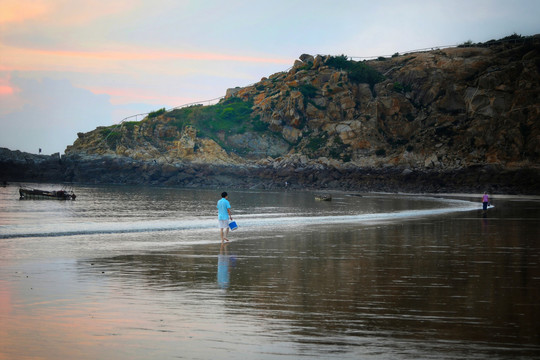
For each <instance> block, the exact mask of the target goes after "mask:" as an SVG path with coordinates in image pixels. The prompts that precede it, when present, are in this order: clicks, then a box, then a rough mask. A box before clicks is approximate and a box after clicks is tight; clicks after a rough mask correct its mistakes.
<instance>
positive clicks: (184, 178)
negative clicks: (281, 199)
mask: <svg viewBox="0 0 540 360" xmlns="http://www.w3.org/2000/svg"><path fill="white" fill-rule="evenodd" d="M539 100H540V36H538V35H537V36H533V37H520V36H512V37H509V38H506V39H503V40H500V41H492V42H489V43H486V44H477V45H474V46H468V47H457V48H449V49H434V50H432V51H426V52H417V53H410V54H403V55H398V54H396V55H395V56H393V57H391V58H386V59H381V58H380V59H377V60H371V61H362V62H356V61H352V60H349V59H347V58H346V57H345V56H337V57H336V56H321V55H316V56H312V55H308V54H304V55H301V56H300V58H299V60H297V61H296V62H295V63H294V65H293V66H292V68H291V69H290V70H288V71H286V72H280V73H276V74H273V75H270V76H269V77H267V78H263V79H261V81H259V82H257V83H255V84H253V85H250V86H247V87H243V88H234V89H229V90H227V92H226V95H225V96H224V98H223V99H222V100H221V101H220V102H219V103H218V104H216V105H212V106H191V107H189V108H183V109H176V110H172V111H169V112H167V111H160V112H156V113H153V114H150V115H149V116H148V117H147V118H145V119H144V120H143V121H140V122H130V123H123V124H120V125H118V126H111V127H106V128H105V127H101V128H97V129H96V130H94V131H91V132H89V133H84V134H83V133H79V134H78V136H79V138H78V139H77V140H76V141H75V143H74V144H73V145H72V146H69V147H68V148H67V149H66V156H65V157H63V161H66V162H67V163H69V162H70V161H71V163H72V164H74V165H73V168H76V167H77V166H76V164H82V163H84V162H85V161H86V162H94V161H97V159H106V160H105V162H106V163H107V164H109V165H110V166H112V167H113V168H114V169H115V171H120V170H119V169H120V168H122V166H124V169H125V168H126V167H127V168H129V169H131V168H132V167H135V168H137V169H143V168H144V169H146V170H144V171H142V170H140V171H141V173H140V174H139V178H143V179H145V180H144V181H142V182H144V183H173V184H179V185H184V186H185V185H197V184H198V182H197V181H198V180H197V176H191V177H190V175H189V174H190V173H196V172H197V171H201V172H202V174H205V177H206V179H207V180H208V179H212V178H213V177H215V178H218V177H219V176H218V173H215V172H214V171H215V169H220V171H221V173H222V174H225V173H226V174H229V175H227V176H225V175H224V176H225V177H226V178H232V179H235V180H236V181H237V183H243V181H244V180H245V181H246V182H247V183H245V184H243V185H242V186H244V187H251V186H263V187H271V186H279V185H272V184H281V183H282V182H285V181H287V182H289V183H291V184H297V185H298V186H299V187H310V186H320V187H342V188H362V186H363V185H366V184H367V183H370V184H372V185H371V188H373V186H375V185H376V184H374V183H373V180H374V179H378V180H377V181H378V182H379V183H381V184H384V185H383V186H382V187H383V188H385V189H387V188H388V189H390V188H393V189H395V190H401V189H404V187H405V186H408V185H411V184H412V183H415V184H417V188H418V189H424V190H426V189H432V188H437V186H438V188H439V189H442V188H446V189H449V188H453V186H454V185H456V186H458V185H459V184H462V185H463V186H464V187H471V188H472V187H474V186H475V185H474V184H476V186H477V187H479V188H480V189H482V190H483V189H484V187H485V186H486V185H487V184H490V183H491V184H492V186H494V187H497V186H499V188H500V189H510V188H512V189H514V190H512V191H514V192H515V191H517V192H522V191H528V192H535V193H536V192H538V191H540V190H538V187H537V185H534V184H535V183H537V180H538V179H539V175H538V174H539V159H540V128H539V126H540V122H539V121H538V118H539V116H540V101H539ZM115 162H116V165H113V164H114V163H115ZM119 164H123V165H122V166H120V165H119ZM130 164H131V165H130ZM135 164H138V165H135ZM150 168H152V169H154V170H152V171H153V172H152V171H150V170H149V169H150ZM182 169H187V170H186V171H184V170H182ZM204 169H207V170H204ZM226 169H231V170H226ZM137 171H139V170H137ZM137 171H136V172H137ZM145 171H146V172H145ZM149 173H152V174H153V175H152V176H150V177H149V176H148V174H149ZM234 173H237V174H241V176H240V177H238V176H235V175H234ZM70 174H71V175H70V176H71V179H72V180H73V179H75V180H79V181H84V179H85V176H84V175H83V173H81V172H80V171H79V173H77V171H76V170H74V171H71V173H70ZM77 174H79V175H77ZM129 174H130V172H129V171H128V172H127V173H126V174H125V177H124V181H129V178H130V176H131V175H129ZM144 174H146V175H144ZM365 174H370V176H371V178H370V177H367V176H365ZM516 174H519V175H516ZM92 176H94V177H95V176H97V175H88V177H89V179H90V178H92ZM518 176H519V178H517V177H518ZM523 176H525V178H521V177H523ZM68 177H69V176H68ZM257 179H261V180H260V181H258V182H257ZM370 179H371V180H370ZM384 179H385V180H384ZM490 179H491V180H494V179H496V182H493V181H491V182H490ZM99 181H100V182H106V180H105V179H102V178H100V180H99ZM208 181H210V180H208ZM216 181H217V182H219V181H220V180H216ZM426 181H427V182H426ZM210 182H212V181H210ZM428 182H431V185H430V184H428ZM486 182H487V184H486ZM214 183H215V182H214ZM257 184H259V185H257ZM260 184H263V185H260ZM362 184H363V185H362ZM434 184H435V185H434ZM437 184H438V185H437ZM220 185H221V184H220ZM520 186H521V187H522V188H521V189H520ZM413 188H414V186H412V185H411V188H410V189H409V190H414V189H413ZM525 188H527V190H524V189H525ZM435 190H436V189H435Z"/></svg>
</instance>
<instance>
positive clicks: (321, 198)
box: [315, 194, 332, 201]
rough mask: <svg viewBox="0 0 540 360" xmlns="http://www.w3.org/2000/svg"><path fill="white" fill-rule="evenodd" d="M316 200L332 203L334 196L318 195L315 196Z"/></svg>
mask: <svg viewBox="0 0 540 360" xmlns="http://www.w3.org/2000/svg"><path fill="white" fill-rule="evenodd" d="M315 200H319V201H331V200H332V195H330V194H318V195H315Z"/></svg>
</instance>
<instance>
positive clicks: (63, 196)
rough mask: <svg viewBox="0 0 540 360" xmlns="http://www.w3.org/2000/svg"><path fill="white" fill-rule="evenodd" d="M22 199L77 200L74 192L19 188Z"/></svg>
mask: <svg viewBox="0 0 540 360" xmlns="http://www.w3.org/2000/svg"><path fill="white" fill-rule="evenodd" d="M19 195H20V199H56V200H75V198H76V196H75V194H74V193H73V191H67V190H53V191H48V190H38V189H27V188H19Z"/></svg>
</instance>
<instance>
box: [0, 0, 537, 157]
mask: <svg viewBox="0 0 540 360" xmlns="http://www.w3.org/2000/svg"><path fill="white" fill-rule="evenodd" d="M538 19H540V1H537V0H515V1H511V0H450V1H438V0H408V1H403V0H381V1H373V0H370V1H364V0H334V1H322V0H273V1H269V0H265V1H259V0H249V1H248V0H228V1H218V0H193V1H188V0H114V1H111V0H31V1H30V0H0V147H7V148H9V149H12V150H21V151H26V152H30V153H38V149H39V148H42V149H43V153H44V154H51V153H55V152H60V153H63V152H64V150H65V148H66V146H67V145H71V144H72V143H73V142H74V141H75V139H76V138H77V133H78V132H87V131H90V130H93V129H95V128H96V127H97V126H109V125H113V124H117V123H119V122H121V121H122V119H124V118H125V117H127V116H130V115H135V114H141V113H147V112H149V111H153V110H157V109H160V108H163V107H165V108H167V109H169V108H172V107H176V106H180V105H183V104H187V103H192V102H197V103H205V101H207V100H210V99H215V98H218V97H220V96H223V95H225V91H226V90H227V88H231V87H236V86H245V85H248V84H252V83H255V82H257V81H259V80H260V79H261V78H262V77H264V76H269V75H271V74H273V73H276V72H279V71H285V70H287V69H288V68H289V67H291V66H292V64H293V63H294V60H295V59H297V58H298V57H299V56H300V55H301V54H303V53H308V54H331V55H341V54H345V55H347V56H351V57H368V56H384V55H392V54H394V53H396V52H406V51H409V50H415V49H423V48H431V47H438V46H447V45H457V44H461V43H464V42H466V41H469V40H471V41H473V42H482V41H487V40H491V39H500V38H502V37H505V36H508V35H512V34H514V33H516V34H519V35H524V36H527V35H534V34H538V33H540V21H539V20H538ZM206 103H208V102H206ZM141 119H142V116H140V117H136V118H133V119H131V120H141Z"/></svg>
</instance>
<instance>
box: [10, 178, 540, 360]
mask: <svg viewBox="0 0 540 360" xmlns="http://www.w3.org/2000/svg"><path fill="white" fill-rule="evenodd" d="M29 185H30V186H32V184H29ZM34 186H35V187H39V188H44V187H46V188H47V187H48V188H49V189H55V187H54V186H53V185H47V184H42V185H34ZM17 190H18V188H17V187H15V186H7V187H3V188H0V321H1V322H2V326H1V327H0V359H2V358H6V359H7V358H25V357H30V358H32V357H37V358H44V359H55V358H78V359H96V358H108V357H110V356H113V357H114V358H116V359H146V358H160V359H161V358H186V359H194V358H198V359H216V358H218V359H228V358H232V357H234V356H241V357H243V358H253V359H274V358H281V359H296V358H299V357H304V358H321V359H330V358H335V359H358V358H370V359H418V358H420V359H426V358H433V359H458V358H460V359H461V358H469V359H485V358H487V357H489V358H500V359H505V358H508V359H510V358H512V359H514V358H523V359H529V358H530V359H532V358H537V357H538V356H540V335H539V334H540V325H538V324H540V262H539V261H540V245H539V243H538V240H539V236H538V234H539V231H538V230H539V229H540V226H539V219H540V198H535V197H515V196H502V195H496V196H493V204H494V207H493V208H491V209H489V210H488V211H487V212H483V211H482V210H481V202H480V201H481V194H472V195H468V194H460V195H455V194H447V195H419V194H370V193H365V194H362V193H347V192H333V193H331V195H332V200H331V201H317V200H316V199H315V196H314V195H315V194H314V193H312V192H309V191H237V190H230V189H216V190H211V189H182V188H161V187H131V186H76V187H74V188H73V190H74V192H75V193H76V195H77V199H76V200H75V201H59V200H19V198H18V191H17ZM223 190H226V191H228V192H229V201H230V202H231V205H232V214H233V219H234V220H235V221H236V222H237V224H238V226H239V228H238V229H237V230H236V231H234V232H230V233H229V239H230V243H229V244H226V245H223V246H222V245H221V240H220V236H219V230H218V229H217V209H216V203H217V200H219V198H220V193H221V191H223Z"/></svg>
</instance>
